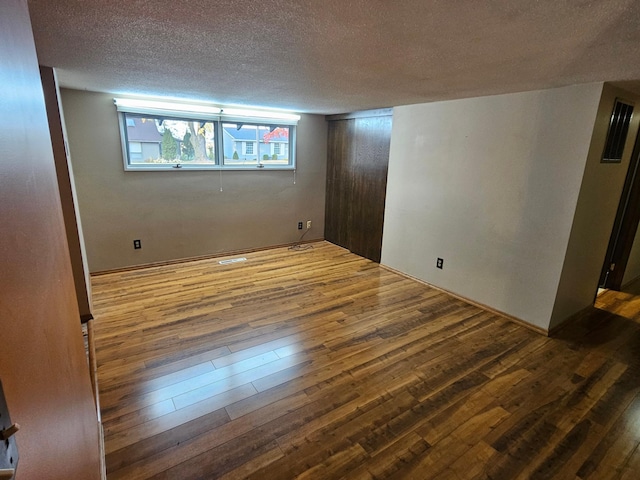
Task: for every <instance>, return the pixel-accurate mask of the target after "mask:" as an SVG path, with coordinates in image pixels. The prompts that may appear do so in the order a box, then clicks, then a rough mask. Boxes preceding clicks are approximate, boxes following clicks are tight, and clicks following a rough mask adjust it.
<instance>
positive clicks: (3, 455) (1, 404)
mask: <svg viewBox="0 0 640 480" xmlns="http://www.w3.org/2000/svg"><path fill="white" fill-rule="evenodd" d="M11 425H13V422H11V417H10V416H9V408H8V407H7V402H6V400H5V398H4V390H2V382H0V431H2V430H6V429H7V428H9V427H10V426H11ZM18 458H19V455H18V445H17V444H16V435H12V436H11V437H9V438H7V439H6V440H0V470H17V468H18Z"/></svg>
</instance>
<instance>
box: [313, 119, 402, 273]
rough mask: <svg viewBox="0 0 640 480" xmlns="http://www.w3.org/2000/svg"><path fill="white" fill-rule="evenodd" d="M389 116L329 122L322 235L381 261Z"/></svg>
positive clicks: (389, 139) (351, 249)
mask: <svg viewBox="0 0 640 480" xmlns="http://www.w3.org/2000/svg"><path fill="white" fill-rule="evenodd" d="M391 122H392V117H391V116H378V117H370V118H353V119H347V120H334V121H330V122H329V135H328V155H327V194H326V207H325V238H326V239H327V240H329V241H330V242H333V243H335V244H336V245H340V246H342V247H345V248H347V249H349V250H350V251H352V252H353V253H356V254H358V255H361V256H363V257H365V258H368V259H370V260H373V261H374V262H380V256H381V252H382V230H383V223H384V205H385V198H386V188H387V169H388V165H389V147H390V143H391Z"/></svg>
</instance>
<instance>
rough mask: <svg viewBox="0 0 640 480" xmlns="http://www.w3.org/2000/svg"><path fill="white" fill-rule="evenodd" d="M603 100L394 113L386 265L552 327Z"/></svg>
mask: <svg viewBox="0 0 640 480" xmlns="http://www.w3.org/2000/svg"><path fill="white" fill-rule="evenodd" d="M601 91H602V84H600V83H598V84H587V85H580V86H572V87H565V88H558V89H552V90H544V91H534V92H525V93H517V94H510V95H497V96H492V97H482V98H472V99H463V100H455V101H448V102H437V103H430V104H422V105H412V106H406V107H397V108H395V109H394V114H393V132H392V136H391V153H390V159H389V176H388V182H387V203H386V212H385V220H384V235H383V244H382V263H383V264H385V265H388V266H390V267H392V268H394V269H397V270H400V271H402V272H405V273H408V274H410V275H412V276H414V277H417V278H419V279H422V280H424V281H426V282H429V283H431V284H434V285H437V286H439V287H442V288H445V289H447V290H449V291H452V292H454V293H457V294H459V295H462V296H464V297H467V298H469V299H472V300H474V301H477V302H480V303H482V304H485V305H488V306H490V307H492V308H494V309H497V310H500V311H502V312H505V313H507V314H509V315H512V316H514V317H517V318H519V319H522V320H524V321H526V322H529V323H530V324H532V325H535V326H537V327H540V328H542V329H546V328H548V327H549V322H550V318H551V313H552V309H553V306H554V302H555V299H556V292H557V288H558V283H559V280H560V274H561V270H562V266H563V263H564V258H565V253H566V250H567V244H568V241H569V234H570V229H571V225H572V222H573V217H574V213H575V209H576V204H577V200H578V193H579V191H580V186H581V183H582V176H583V173H584V169H585V164H586V159H587V153H588V151H589V145H590V142H591V135H592V132H593V127H594V122H595V118H596V113H597V111H598V105H599V101H600V94H601ZM437 257H441V258H443V259H444V269H443V270H438V269H436V258H437ZM600 261H602V259H600Z"/></svg>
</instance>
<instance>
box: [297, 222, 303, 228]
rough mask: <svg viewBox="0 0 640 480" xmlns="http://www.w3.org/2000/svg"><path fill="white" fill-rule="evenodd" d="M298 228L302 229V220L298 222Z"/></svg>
mask: <svg viewBox="0 0 640 480" xmlns="http://www.w3.org/2000/svg"><path fill="white" fill-rule="evenodd" d="M298 230H302V222H298Z"/></svg>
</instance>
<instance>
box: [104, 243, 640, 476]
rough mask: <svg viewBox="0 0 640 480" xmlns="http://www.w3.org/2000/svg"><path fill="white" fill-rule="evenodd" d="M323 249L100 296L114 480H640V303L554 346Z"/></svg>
mask: <svg viewBox="0 0 640 480" xmlns="http://www.w3.org/2000/svg"><path fill="white" fill-rule="evenodd" d="M313 247H314V248H313V249H310V250H306V251H290V250H288V249H284V248H282V249H274V250H267V251H263V252H255V253H252V254H250V255H247V261H246V262H243V263H238V264H230V265H224V266H223V265H219V264H218V263H217V261H215V260H200V261H195V262H188V263H184V264H182V265H168V266H163V267H153V268H149V269H143V270H135V271H132V272H120V273H114V274H111V275H101V276H99V277H95V278H94V279H93V282H94V285H93V292H94V310H95V315H96V320H95V322H96V326H95V333H96V350H97V358H98V375H99V381H100V394H101V402H102V415H103V421H104V427H105V436H106V438H105V441H106V452H107V457H106V462H107V468H108V478H109V480H114V479H145V478H155V479H161V478H164V479H176V478H179V479H197V478H225V479H236V478H243V479H244V478H249V479H252V478H255V479H260V480H264V479H266V478H268V479H289V478H314V479H315V478H318V479H331V478H336V479H337V478H349V479H380V478H385V479H386V478H411V479H413V478H416V479H431V478H437V479H442V478H446V479H448V478H452V479H485V478H487V479H488V478H491V479H526V478H539V479H546V478H554V479H556V478H557V479H572V480H575V479H584V480H587V479H590V480H592V479H600V478H635V474H637V467H638V465H640V458H639V456H640V453H639V448H638V447H639V446H640V430H638V428H637V418H638V412H640V395H639V393H640V369H639V368H638V357H639V353H640V325H639V322H640V320H639V317H640V313H639V312H640V286H638V287H637V291H636V292H635V293H634V292H630V293H625V294H623V293H619V292H607V293H605V294H603V295H601V296H600V297H599V298H598V304H597V308H596V307H594V308H593V309H591V310H589V311H587V312H585V313H584V315H583V316H582V318H579V319H577V320H576V321H575V322H574V323H573V324H572V325H569V326H567V327H565V328H564V329H563V330H561V331H560V332H559V333H558V336H557V337H556V338H548V337H544V336H542V335H539V334H537V333H535V332H532V331H531V330H529V329H527V328H525V327H523V326H521V325H518V324H515V323H513V322H510V321H508V320H507V319H505V318H502V317H500V316H499V315H496V314H494V313H492V312H487V311H485V310H482V309H481V308H478V307H477V306H473V305H470V304H467V303H465V302H463V301H461V300H459V299H456V298H453V297H451V296H449V295H447V294H446V293H443V292H440V291H437V290H434V289H431V288H429V287H428V286H426V285H423V284H420V283H418V282H415V281H413V280H411V279H409V278H406V277H403V276H401V275H398V274H396V273H394V272H391V271H389V270H387V269H384V268H381V267H380V266H379V265H377V264H376V263H374V262H371V261H369V260H366V259H363V258H362V257H359V256H356V255H354V254H351V253H349V252H348V251H346V250H345V249H343V248H340V247H337V246H335V245H332V244H330V243H328V242H318V243H314V244H313Z"/></svg>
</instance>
